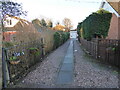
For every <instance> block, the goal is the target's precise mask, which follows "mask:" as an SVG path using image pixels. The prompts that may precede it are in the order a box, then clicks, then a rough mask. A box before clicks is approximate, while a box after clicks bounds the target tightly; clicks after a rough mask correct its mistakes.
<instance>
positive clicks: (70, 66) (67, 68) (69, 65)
mask: <svg viewBox="0 0 120 90" xmlns="http://www.w3.org/2000/svg"><path fill="white" fill-rule="evenodd" d="M60 70H61V71H71V72H72V71H73V63H63V65H62V67H61V69H60Z"/></svg>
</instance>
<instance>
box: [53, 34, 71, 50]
mask: <svg viewBox="0 0 120 90" xmlns="http://www.w3.org/2000/svg"><path fill="white" fill-rule="evenodd" d="M69 37H70V33H69V32H55V33H54V48H58V47H59V46H60V45H62V44H63V43H65V42H66V41H67V40H68V39H69Z"/></svg>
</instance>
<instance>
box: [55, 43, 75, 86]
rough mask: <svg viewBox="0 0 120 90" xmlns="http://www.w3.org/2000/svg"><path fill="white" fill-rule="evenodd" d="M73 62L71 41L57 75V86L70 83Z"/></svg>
mask: <svg viewBox="0 0 120 90" xmlns="http://www.w3.org/2000/svg"><path fill="white" fill-rule="evenodd" d="M73 60H74V57H73V41H71V42H70V45H69V47H68V50H67V53H66V56H65V58H64V60H63V63H62V66H61V68H60V71H59V74H58V78H57V84H70V83H71V82H72V79H73V67H74V62H73Z"/></svg>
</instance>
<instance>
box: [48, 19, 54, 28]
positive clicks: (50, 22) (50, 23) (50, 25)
mask: <svg viewBox="0 0 120 90" xmlns="http://www.w3.org/2000/svg"><path fill="white" fill-rule="evenodd" d="M47 26H48V27H51V28H52V27H53V23H52V21H51V20H49V21H48V24H47Z"/></svg>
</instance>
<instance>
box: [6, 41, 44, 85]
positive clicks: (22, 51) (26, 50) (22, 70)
mask: <svg viewBox="0 0 120 90" xmlns="http://www.w3.org/2000/svg"><path fill="white" fill-rule="evenodd" d="M32 50H36V51H34V52H33V53H31V51H32ZM4 52H6V53H5V56H7V58H6V60H7V66H8V72H9V78H10V83H11V84H12V83H15V82H16V81H17V80H19V79H20V78H21V77H23V76H24V74H26V72H28V70H29V68H30V67H31V66H33V65H35V64H36V63H37V62H40V60H42V59H41V58H42V57H43V48H42V44H41V42H40V40H37V41H33V42H29V43H25V44H21V45H16V46H14V47H11V48H7V49H6V50H4ZM35 52H36V53H35ZM37 52H38V53H37ZM11 59H12V60H11ZM14 59H17V60H15V61H14Z"/></svg>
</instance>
